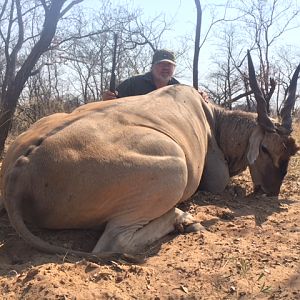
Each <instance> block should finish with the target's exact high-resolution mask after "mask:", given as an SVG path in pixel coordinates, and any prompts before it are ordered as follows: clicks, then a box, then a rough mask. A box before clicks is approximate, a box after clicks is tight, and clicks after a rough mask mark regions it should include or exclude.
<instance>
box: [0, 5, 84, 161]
mask: <svg viewBox="0 0 300 300" xmlns="http://www.w3.org/2000/svg"><path fill="white" fill-rule="evenodd" d="M65 2H66V0H52V1H51V3H50V4H49V6H47V5H46V3H45V2H44V1H43V6H44V10H45V20H44V24H43V30H42V32H41V35H40V39H39V40H38V41H37V43H36V44H35V45H34V46H33V48H32V50H31V52H30V53H29V55H28V57H27V58H26V60H25V61H24V63H23V65H22V67H21V68H20V70H19V71H18V72H17V74H16V76H15V77H14V74H13V73H12V72H10V73H8V71H7V73H6V77H7V79H8V80H7V82H6V85H5V86H3V88H2V95H1V104H0V155H2V154H3V150H4V145H5V141H6V138H7V136H8V133H9V130H10V128H11V125H12V119H13V115H14V112H15V110H16V106H17V103H18V99H19V96H20V94H21V93H22V90H23V88H24V85H25V83H26V81H27V79H28V77H29V76H30V75H31V72H32V70H33V68H34V66H35V64H36V63H37V61H38V60H39V58H40V57H41V55H42V54H43V53H44V52H46V51H47V49H48V47H49V45H50V43H51V41H52V39H53V36H54V34H55V32H56V28H57V23H58V21H59V19H60V18H61V16H62V15H63V14H64V13H65V12H66V11H67V10H68V9H70V8H71V7H72V6H73V5H74V4H77V3H79V2H80V1H79V0H77V1H76V0H75V1H72V2H71V3H70V4H69V6H67V7H66V8H65V9H64V11H63V12H61V9H62V6H63V5H64V3H65ZM18 18H19V40H18V44H17V46H16V47H15V48H14V49H13V51H12V53H11V54H10V55H8V54H7V70H15V66H16V56H17V53H18V52H19V50H20V49H21V46H22V44H23V38H24V37H23V32H22V29H23V28H22V26H23V21H22V16H21V12H20V11H18Z"/></svg>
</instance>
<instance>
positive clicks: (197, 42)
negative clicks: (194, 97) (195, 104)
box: [193, 0, 202, 90]
mask: <svg viewBox="0 0 300 300" xmlns="http://www.w3.org/2000/svg"><path fill="white" fill-rule="evenodd" d="M195 4H196V8H197V24H196V36H195V52H194V62H193V86H194V88H195V89H196V90H198V62H199V52H200V33H201V22H202V9H201V4H200V1H199V0H195Z"/></svg>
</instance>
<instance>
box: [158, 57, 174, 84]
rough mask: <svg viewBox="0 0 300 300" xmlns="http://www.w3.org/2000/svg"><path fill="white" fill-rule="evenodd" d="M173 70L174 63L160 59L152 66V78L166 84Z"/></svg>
mask: <svg viewBox="0 0 300 300" xmlns="http://www.w3.org/2000/svg"><path fill="white" fill-rule="evenodd" d="M174 71H175V65H174V64H172V63H170V62H167V61H162V62H159V63H157V64H154V65H153V66H152V74H153V76H154V79H156V80H159V81H163V82H165V83H166V84H167V83H168V82H169V81H170V79H171V77H172V76H173V74H174Z"/></svg>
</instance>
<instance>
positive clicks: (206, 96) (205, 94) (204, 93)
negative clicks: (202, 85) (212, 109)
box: [198, 89, 209, 102]
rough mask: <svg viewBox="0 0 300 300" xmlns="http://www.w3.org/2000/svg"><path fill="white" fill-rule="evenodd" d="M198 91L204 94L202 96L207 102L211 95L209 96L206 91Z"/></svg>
mask: <svg viewBox="0 0 300 300" xmlns="http://www.w3.org/2000/svg"><path fill="white" fill-rule="evenodd" d="M198 92H199V94H200V95H201V96H202V98H203V100H204V101H206V102H207V101H208V100H209V96H208V94H207V93H206V92H205V91H203V90H200V89H199V90H198Z"/></svg>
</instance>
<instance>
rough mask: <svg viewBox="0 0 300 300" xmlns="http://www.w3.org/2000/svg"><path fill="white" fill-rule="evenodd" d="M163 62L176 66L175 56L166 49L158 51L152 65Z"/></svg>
mask: <svg viewBox="0 0 300 300" xmlns="http://www.w3.org/2000/svg"><path fill="white" fill-rule="evenodd" d="M163 61H166V62H169V63H171V64H173V65H176V60H175V55H174V53H173V52H172V51H169V50H166V49H162V50H156V51H155V52H154V55H153V59H152V65H155V64H158V63H160V62H163Z"/></svg>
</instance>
